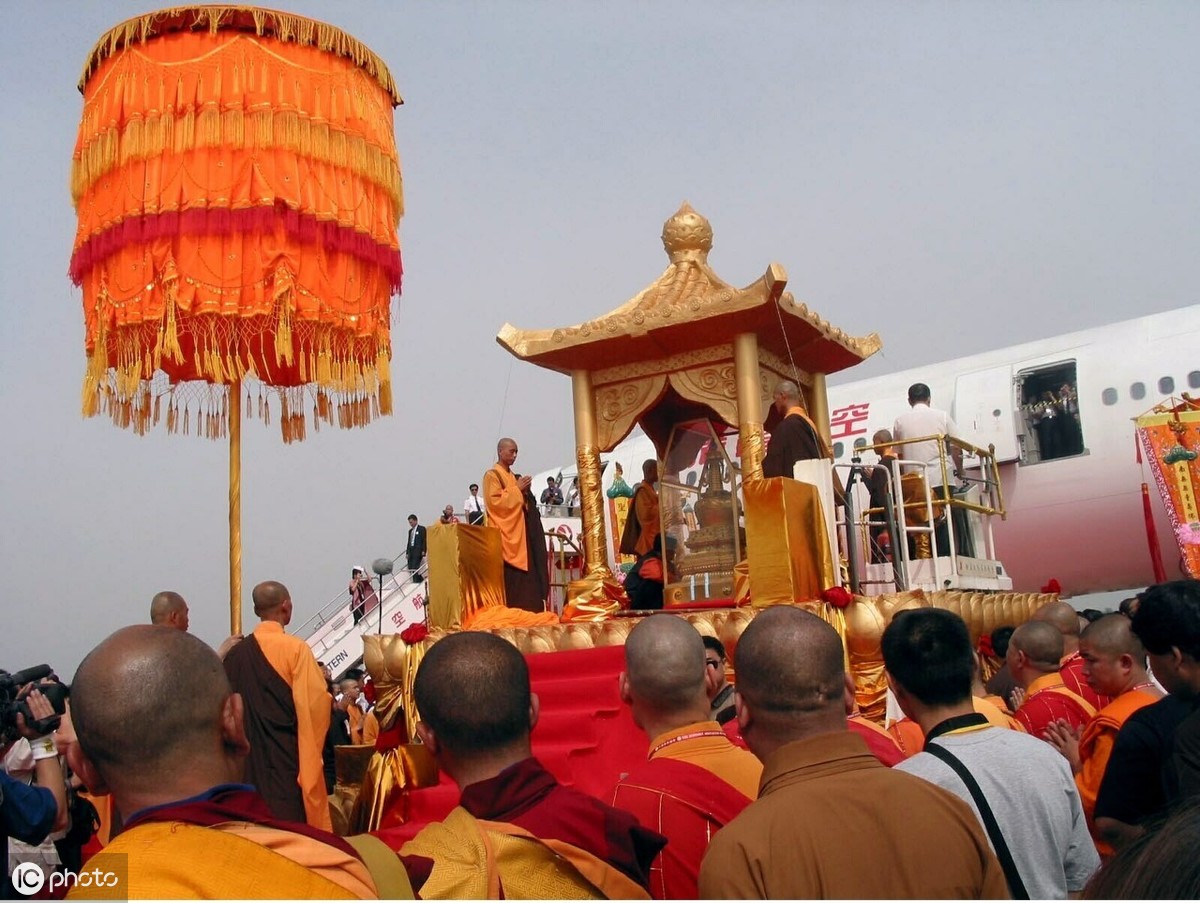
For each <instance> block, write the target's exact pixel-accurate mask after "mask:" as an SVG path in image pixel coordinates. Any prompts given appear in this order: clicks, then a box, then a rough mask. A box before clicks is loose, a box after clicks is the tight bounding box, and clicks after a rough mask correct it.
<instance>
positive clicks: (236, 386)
mask: <svg viewBox="0 0 1200 903" xmlns="http://www.w3.org/2000/svg"><path fill="white" fill-rule="evenodd" d="M229 632H230V633H231V634H238V633H241V632H242V383H241V380H237V379H235V380H234V381H233V382H232V383H231V384H230V386H229Z"/></svg>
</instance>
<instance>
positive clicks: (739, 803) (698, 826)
mask: <svg viewBox="0 0 1200 903" xmlns="http://www.w3.org/2000/svg"><path fill="white" fill-rule="evenodd" d="M722 667H723V666H722ZM707 669H708V665H707V663H706V657H705V645H704V642H703V640H702V638H701V636H700V634H699V633H697V632H696V628H694V627H693V626H692V625H691V624H689V623H688V622H687V621H685V620H683V618H680V617H678V616H676V615H666V614H662V615H654V616H652V617H649V618H646V619H645V620H644V621H642V622H641V623H639V624H638V625H637V627H635V628H634V629H633V630H632V631H630V633H629V637H628V638H627V639H626V640H625V671H624V672H623V673H622V674H621V677H620V693H621V699H622V700H623V701H624V702H625V703H626V705H628V706H629V707H630V710H631V711H632V713H633V720H634V723H636V724H637V726H638V727H640V728H641V729H642V730H644V731H645V732H646V735H647V736H648V737H649V738H650V750H649V752H648V753H647V756H646V761H645V762H642V763H640V764H638V765H636V766H634V768H633V769H632V770H631V771H630V772H629V773H628V774H626V775H625V776H624V777H623V778H621V780H620V782H618V784H617V786H616V788H615V789H614V791H613V795H612V804H613V805H614V806H616V807H617V808H618V809H624V810H625V811H626V812H632V813H633V814H634V815H635V816H637V819H638V821H640V822H641V823H642V824H643V825H645V826H646V827H649V828H653V829H654V830H656V831H658V832H659V833H660V834H663V835H665V836H667V837H669V838H671V842H670V843H669V844H668V845H667V848H666V849H665V850H663V852H662V855H661V856H659V857H658V859H657V860H655V863H654V866H653V867H652V869H651V871H650V893H651V895H652V896H653V897H654V898H655V899H660V900H694V899H696V896H697V894H698V888H697V878H698V875H699V872H700V861H701V860H702V859H703V858H704V853H705V850H707V849H708V842H709V839H710V838H711V837H712V836H713V834H715V833H716V832H717V831H719V830H720V829H721V828H723V827H724V826H725V825H727V824H728V823H729V822H731V821H733V819H734V818H735V817H736V816H737V815H738V813H739V812H741V811H742V810H743V809H744V808H746V806H748V805H750V801H751V800H753V799H754V798H755V797H757V796H758V782H759V778H760V777H761V776H762V763H761V762H760V761H759V760H758V759H756V758H755V757H754V756H753V755H751V754H750V753H749V752H747V751H746V750H744V749H739V748H738V747H736V746H734V745H733V743H732V742H731V741H730V739H729V738H728V737H727V736H726V735H725V732H724V731H723V730H722V729H721V725H719V724H718V723H717V722H716V721H714V720H712V714H711V710H710V707H709V701H708V692H707V690H706V682H705V671H706V670H707Z"/></svg>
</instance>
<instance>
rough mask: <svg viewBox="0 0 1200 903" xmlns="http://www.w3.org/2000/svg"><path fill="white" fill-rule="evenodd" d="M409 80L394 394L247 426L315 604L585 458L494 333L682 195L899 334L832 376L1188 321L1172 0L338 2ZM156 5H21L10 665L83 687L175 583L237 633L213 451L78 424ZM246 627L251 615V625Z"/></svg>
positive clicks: (9, 22) (11, 362)
mask: <svg viewBox="0 0 1200 903" xmlns="http://www.w3.org/2000/svg"><path fill="white" fill-rule="evenodd" d="M288 8H289V9H290V10H292V11H294V12H298V13H302V14H308V15H312V16H315V17H319V18H322V19H325V20H326V21H329V22H331V23H333V24H335V25H338V26H340V27H341V28H343V29H345V30H346V31H348V32H349V33H351V34H352V35H354V36H356V37H358V38H360V39H362V40H363V41H365V42H366V43H367V44H368V45H369V46H370V47H371V48H372V49H373V50H375V51H376V52H377V53H378V54H379V55H380V56H381V57H382V58H383V59H384V60H385V61H386V62H387V64H388V66H389V67H390V68H391V70H392V73H393V75H394V76H395V78H396V82H397V84H398V85H399V88H400V91H401V93H402V94H403V95H404V98H405V100H406V103H405V105H404V106H402V107H400V108H399V109H398V110H397V111H396V134H397V141H398V144H399V149H400V155H401V160H402V166H403V170H404V180H405V193H406V202H407V215H406V216H405V219H404V220H403V222H402V224H401V227H400V239H401V245H402V248H403V253H404V263H405V282H404V294H403V297H402V298H401V299H400V300H399V301H398V302H397V306H396V307H395V308H394V319H393V328H392V342H393V349H394V357H393V369H392V374H393V379H394V381H395V397H396V408H397V413H396V415H395V416H394V417H392V418H390V419H385V420H381V421H379V422H377V423H375V424H373V425H372V426H371V427H369V428H368V429H364V430H354V431H350V432H342V431H338V430H333V429H326V430H322V431H321V433H320V434H319V435H317V436H315V437H314V436H311V434H310V438H309V439H308V441H306V442H303V443H300V444H296V445H292V446H284V445H283V443H282V442H281V440H280V436H279V431H278V426H277V424H273V425H272V426H271V427H269V428H268V427H263V426H262V425H261V424H258V423H251V424H248V425H247V426H246V428H245V430H244V433H243V448H244V459H243V465H242V469H243V490H242V505H243V533H244V548H243V563H244V577H243V580H244V584H245V587H246V590H247V598H248V591H249V588H250V587H251V586H252V585H253V584H254V583H256V582H258V581H259V580H264V579H279V580H282V581H284V582H285V583H286V584H288V586H289V587H290V588H291V590H292V595H293V597H294V599H295V601H296V606H297V618H298V620H304V619H306V618H307V617H308V616H309V615H311V614H312V613H313V612H315V611H316V610H317V609H318V608H319V607H320V606H321V605H323V604H324V603H325V602H327V601H328V600H329V599H331V598H332V597H333V596H334V595H336V594H337V593H338V592H340V591H341V590H342V589H343V588H344V587H345V584H346V581H347V579H348V577H349V570H350V568H351V566H352V565H354V564H356V563H362V564H367V565H369V563H370V560H371V559H373V558H376V557H379V556H381V555H388V556H393V555H395V554H397V553H398V552H399V551H400V550H401V549H402V547H403V544H404V532H405V528H406V524H405V521H404V518H405V515H407V514H408V513H409V512H410V511H415V512H417V513H418V514H420V515H421V518H422V520H423V522H426V523H428V522H431V521H432V520H433V519H434V518H435V517H436V515H437V512H438V511H439V510H440V508H441V507H442V506H443V505H445V504H446V503H447V502H452V503H454V505H455V507H456V508H457V507H460V506H461V504H462V500H463V498H464V496H465V495H466V486H467V484H468V483H470V482H471V481H472V480H478V479H479V477H480V475H481V474H482V472H483V471H484V470H485V469H486V468H487V467H488V466H489V464H490V463H491V461H492V456H493V452H494V448H495V441H496V438H497V436H498V435H501V434H507V435H512V436H514V437H516V438H517V439H518V441H519V443H520V446H521V457H520V460H519V463H518V469H521V470H523V471H524V472H531V473H534V472H537V471H539V470H542V469H544V468H547V467H550V466H553V465H555V464H557V463H566V462H570V461H572V460H573V458H574V451H573V434H572V420H571V397H570V382H569V380H568V379H567V378H566V377H564V376H560V375H557V374H553V373H549V372H546V371H541V370H538V369H536V368H534V367H532V366H529V365H524V364H520V363H517V362H515V361H513V360H512V359H511V358H510V357H509V355H508V354H507V353H506V352H505V351H503V350H502V349H501V348H500V347H499V346H498V345H497V344H496V342H495V335H496V332H497V331H498V330H499V328H500V326H501V325H502V324H503V323H504V322H505V321H509V322H512V323H513V324H514V325H516V326H519V327H525V328H543V327H552V326H560V325H570V324H574V323H578V322H579V321H581V320H584V319H588V318H591V317H595V316H598V315H600V314H603V313H605V312H607V311H609V310H611V309H612V308H614V307H616V306H617V305H619V304H621V303H622V302H624V301H625V300H626V299H628V298H629V297H630V296H631V295H633V294H635V293H636V292H637V291H639V290H640V289H641V288H643V287H644V286H645V285H646V284H647V283H649V282H651V281H652V280H654V279H656V278H657V277H658V276H659V274H660V273H661V272H662V270H663V269H664V268H665V266H666V263H667V261H666V257H665V255H664V253H663V251H662V246H661V244H660V242H659V232H660V230H661V227H662V223H663V221H664V220H665V219H666V218H668V217H669V216H670V215H671V214H672V213H673V212H674V211H675V209H676V208H677V207H678V206H679V203H680V202H681V201H682V200H684V199H687V200H689V201H690V202H691V203H692V204H693V205H694V206H695V207H696V209H697V210H699V211H700V212H701V213H703V214H704V215H705V216H707V217H708V218H709V219H710V221H711V222H712V224H713V228H714V230H715V233H716V241H715V247H714V250H713V253H712V255H711V258H710V261H711V263H712V264H713V265H714V267H715V268H716V270H717V272H718V273H720V274H721V275H722V276H723V277H724V278H725V279H726V280H727V281H729V282H732V283H735V284H738V285H745V284H747V283H749V282H751V281H753V280H754V279H756V278H758V277H759V276H760V275H761V274H762V272H763V271H764V270H765V268H766V267H767V265H768V264H769V263H770V262H772V261H777V262H779V263H781V264H783V265H784V266H785V267H786V268H787V270H788V273H789V275H790V284H789V287H790V289H791V290H792V291H793V292H794V294H795V295H796V297H797V298H798V299H801V300H804V301H806V302H808V303H809V304H810V305H811V306H812V307H813V308H814V309H816V310H817V311H818V312H820V313H821V314H822V315H823V316H825V317H826V318H828V319H829V320H831V321H832V322H833V323H835V324H836V325H838V326H840V327H842V328H844V329H846V330H847V331H848V332H851V333H854V334H865V333H869V332H872V331H878V332H879V333H880V335H881V336H882V338H883V341H884V350H883V352H882V353H881V354H880V355H879V356H878V357H877V358H876V359H875V360H873V361H870V362H868V363H867V364H865V365H863V366H862V367H860V368H859V369H858V370H856V371H852V372H851V373H849V374H846V375H845V376H844V377H843V378H844V379H849V378H853V377H854V376H855V375H862V376H867V375H873V374H878V373H882V372H886V371H887V370H895V369H901V368H905V367H911V366H916V365H919V364H922V363H930V362H934V361H937V360H940V359H944V358H948V357H952V356H956V355H958V354H966V353H970V352H973V351H979V350H983V349H986V348H992V347H997V346H999V345H1004V344H1012V343H1017V342H1021V341H1026V340H1030V339H1034V338H1037V337H1040V336H1044V335H1053V334H1055V333H1059V332H1065V331H1068V330H1071V329H1075V328H1079V327H1084V326H1089V325H1096V324H1100V323H1105V322H1110V321H1114V320H1118V319H1122V318H1124V317H1127V316H1136V315H1138V314H1142V313H1150V312H1154V311H1161V310H1168V309H1171V308H1174V307H1181V306H1184V305H1187V304H1191V303H1194V302H1195V301H1196V294H1195V290H1194V289H1195V286H1196V284H1197V276H1198V274H1200V254H1198V253H1197V239H1198V238H1200V228H1198V227H1200V191H1198V186H1200V167H1198V166H1197V163H1196V161H1197V160H1198V159H1200V120H1198V119H1197V116H1196V99H1195V92H1196V85H1197V84H1198V83H1200V58H1198V56H1197V53H1196V47H1197V46H1198V45H1200V6H1198V5H1196V4H1194V3H1190V2H1179V3H1152V2H1140V3H1089V2H1075V3H1053V4H1050V3H990V4H988V3H982V2H977V3H900V4H897V3H890V2H888V3H869V2H859V3H841V2H837V3H804V2H792V3H786V2H782V0H781V2H773V3H766V2H764V3H747V2H743V3H730V2H722V3H716V2H697V0H691V2H687V3H672V2H658V3H654V4H645V3H618V2H611V3H603V4H601V3H571V2H554V3H551V2H544V3H504V2H491V3H483V2H479V3H452V2H438V3H398V2H397V3H384V2H360V3H331V2H321V3H318V2H301V0H293V2H291V3H289V4H288ZM146 9H147V6H146V5H145V4H144V3H142V2H137V3H127V2H88V3H83V2H75V3H67V2H62V3H49V2H45V3H37V4H35V3H32V2H27V3H25V4H23V5H17V4H13V5H12V6H11V7H9V8H6V13H7V15H6V16H5V27H4V28H3V29H2V30H0V84H3V86H4V87H3V91H0V122H3V129H4V142H3V148H2V149H0V197H2V198H3V199H4V211H5V212H4V215H3V219H2V229H3V236H2V238H0V254H2V255H3V258H2V261H3V265H2V266H0V280H2V281H0V286H2V288H0V305H2V308H0V310H2V314H3V319H2V324H3V326H2V331H0V424H2V425H3V437H4V438H3V440H2V441H3V459H2V460H3V466H2V467H0V505H2V509H3V512H4V531H3V542H2V546H0V574H2V577H0V579H2V580H3V599H4V604H5V613H6V616H7V621H6V624H5V628H4V630H3V634H2V638H0V668H5V669H8V670H13V669H16V668H20V667H24V666H26V665H29V664H33V663H36V662H41V661H48V662H50V663H51V664H53V665H55V666H56V667H58V668H59V670H60V671H61V672H62V673H63V674H64V675H68V676H69V675H70V674H72V673H73V671H74V668H75V666H76V664H77V663H78V661H79V659H80V658H81V657H82V655H83V654H84V653H85V652H86V651H87V650H88V649H90V648H91V647H92V646H93V645H95V643H96V642H98V641H99V640H100V639H101V638H103V637H104V636H106V635H107V634H108V633H109V632H111V631H112V630H114V629H116V628H117V627H120V626H123V625H125V624H128V623H132V622H140V621H144V620H145V619H146V617H147V609H148V605H149V600H150V597H151V596H152V595H153V594H154V593H155V592H156V591H157V590H160V589H164V588H172V589H176V590H178V591H180V592H182V593H183V594H184V595H185V596H186V597H187V599H188V600H189V602H190V603H191V609H192V625H193V628H192V629H193V632H195V633H197V634H198V635H199V636H201V637H202V638H204V639H205V640H208V641H210V642H214V643H215V642H217V641H219V640H220V639H221V638H222V637H223V636H224V635H225V633H226V632H227V619H228V609H227V606H228V589H227V586H228V577H227V574H228V546H227V542H228V538H227V537H228V534H227V508H226V492H227V485H228V482H227V481H228V471H227V449H226V446H225V444H224V442H220V441H218V442H212V441H208V440H205V439H198V438H196V437H194V436H170V437H168V436H167V435H166V434H165V431H163V430H161V429H160V430H159V431H158V432H157V433H155V434H152V435H150V436H143V437H139V436H135V435H134V434H132V433H131V432H128V431H124V430H118V429H116V428H115V427H114V426H112V424H111V423H110V422H109V421H108V420H107V418H95V419H93V420H88V421H85V420H83V419H82V418H81V417H80V414H79V397H80V395H79V392H80V382H81V379H82V375H83V369H84V352H83V325H82V312H81V303H80V293H79V291H78V290H77V289H75V288H74V287H73V286H72V285H71V283H70V282H69V280H68V279H67V277H66V268H67V261H68V258H69V256H70V253H71V242H72V238H73V234H74V223H75V217H74V212H73V210H72V208H71V200H70V195H69V192H68V181H67V180H68V174H69V170H70V160H71V151H72V147H73V143H74V138H75V131H76V127H77V124H78V117H79V113H80V110H81V100H80V95H79V94H78V92H77V90H76V87H75V86H76V81H77V79H78V76H79V72H80V70H81V68H82V65H83V63H84V61H85V58H86V56H87V54H88V51H89V50H90V48H91V47H92V45H93V43H94V42H95V41H96V39H97V38H98V37H99V36H100V34H102V33H103V32H104V31H105V30H106V29H107V28H109V27H110V26H112V25H115V24H116V23H118V22H119V21H121V20H123V19H125V18H128V17H129V16H132V15H136V14H138V13H141V12H145V11H146ZM248 621H249V622H251V623H252V622H253V617H252V615H251V616H250V617H249V618H248Z"/></svg>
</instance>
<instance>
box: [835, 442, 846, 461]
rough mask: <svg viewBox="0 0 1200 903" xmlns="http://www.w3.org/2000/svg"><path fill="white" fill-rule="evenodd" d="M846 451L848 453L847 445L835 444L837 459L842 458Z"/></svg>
mask: <svg viewBox="0 0 1200 903" xmlns="http://www.w3.org/2000/svg"><path fill="white" fill-rule="evenodd" d="M845 451H846V446H845V443H842V442H835V443H833V456H834V457H835V458H840V457H841V456H842V454H843V453H844V452H845Z"/></svg>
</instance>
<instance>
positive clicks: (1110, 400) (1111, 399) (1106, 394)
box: [1100, 389, 1117, 407]
mask: <svg viewBox="0 0 1200 903" xmlns="http://www.w3.org/2000/svg"><path fill="white" fill-rule="evenodd" d="M1100 400H1101V401H1102V402H1104V403H1105V404H1106V405H1109V406H1110V407H1111V406H1112V405H1114V404H1116V403H1117V390H1116V389H1105V390H1104V391H1103V392H1101V393H1100Z"/></svg>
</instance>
